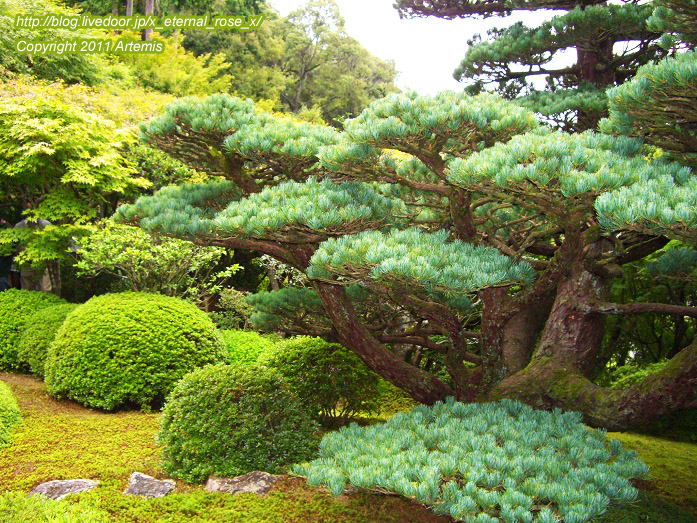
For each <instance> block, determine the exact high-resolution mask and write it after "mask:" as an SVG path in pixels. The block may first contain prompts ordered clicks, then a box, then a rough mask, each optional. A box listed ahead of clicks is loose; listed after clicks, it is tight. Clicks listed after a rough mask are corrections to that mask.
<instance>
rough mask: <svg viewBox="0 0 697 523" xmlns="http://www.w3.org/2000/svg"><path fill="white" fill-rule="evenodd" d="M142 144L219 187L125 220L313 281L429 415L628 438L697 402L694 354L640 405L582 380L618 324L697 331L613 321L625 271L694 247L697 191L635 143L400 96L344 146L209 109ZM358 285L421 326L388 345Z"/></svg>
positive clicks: (319, 130)
mask: <svg viewBox="0 0 697 523" xmlns="http://www.w3.org/2000/svg"><path fill="white" fill-rule="evenodd" d="M143 133H144V137H145V138H146V139H147V140H149V141H150V143H152V144H155V145H158V146H159V147H162V148H164V149H165V150H167V152H169V153H170V154H172V155H173V156H175V157H177V158H179V159H181V160H183V161H185V162H187V163H189V164H190V165H191V166H192V167H195V168H197V169H202V170H206V171H208V172H209V173H210V174H214V175H218V176H221V177H223V178H225V179H224V180H218V181H214V182H212V183H209V184H207V185H193V186H181V187H169V188H165V189H162V190H161V191H159V192H158V193H156V194H155V195H154V196H152V197H144V198H141V199H140V200H138V201H137V202H136V203H135V204H134V205H130V206H125V207H122V208H121V209H120V211H119V213H118V218H119V219H121V220H123V221H128V222H133V223H140V225H141V226H142V227H144V228H146V229H148V230H151V231H159V232H161V233H165V234H172V235H176V236H181V237H185V238H189V239H192V240H194V241H195V242H197V243H201V244H209V245H223V246H226V247H231V248H248V249H254V250H257V251H259V252H262V253H265V254H268V255H270V256H272V257H274V258H276V259H278V260H279V261H282V262H283V263H286V264H288V265H291V266H293V267H295V268H297V269H299V270H301V271H303V272H305V273H306V274H307V275H308V276H309V277H310V282H311V285H312V290H313V291H314V293H315V295H314V296H316V298H317V299H318V300H319V302H320V303H321V307H322V309H323V310H322V313H323V315H324V316H326V318H327V320H328V323H329V324H330V325H331V331H332V332H331V336H332V338H333V339H335V340H337V341H340V342H341V343H342V344H344V345H345V346H347V347H348V348H350V349H351V350H353V351H354V352H355V353H356V354H357V355H358V356H359V357H360V358H361V360H362V361H363V362H364V363H366V364H367V365H368V366H369V367H370V368H372V369H373V370H374V371H376V372H377V373H378V374H380V375H381V376H383V377H384V378H386V379H387V380H389V381H391V382H392V383H394V384H396V385H397V386H399V387H401V388H403V389H405V390H406V391H408V392H409V393H410V394H411V395H412V396H413V397H414V398H415V399H417V400H419V401H423V402H426V403H432V402H434V401H436V400H439V399H442V398H444V397H446V396H449V395H455V396H456V397H458V398H459V399H463V400H472V399H490V398H498V397H504V396H505V397H515V398H519V399H523V400H525V401H527V402H529V403H532V404H535V405H537V406H548V407H552V406H563V407H565V408H567V409H573V410H579V411H581V412H583V413H584V415H585V416H586V420H587V421H588V422H590V423H594V424H599V425H603V426H606V427H612V428H623V427H627V426H631V425H634V424H640V423H644V422H647V421H649V420H652V419H655V418H656V417H657V416H659V415H661V414H664V413H666V412H669V411H671V410H673V409H677V408H681V407H684V406H685V405H688V404H689V403H690V402H692V401H694V399H695V391H694V388H690V387H687V386H686V384H687V383H689V382H690V380H694V379H695V375H696V374H697V359H696V358H695V353H696V352H697V344H693V345H691V346H690V347H688V348H686V349H684V350H682V351H681V352H680V353H678V354H677V355H676V356H675V357H674V358H673V360H671V362H670V363H669V364H668V365H667V366H666V367H665V368H664V369H663V370H662V371H660V372H658V373H655V374H653V375H651V376H649V378H647V379H646V380H645V381H644V382H641V383H640V384H638V385H637V386H635V387H632V388H630V389H627V390H623V391H613V390H607V389H603V388H601V387H599V386H597V385H595V384H593V383H592V382H591V381H590V380H589V379H588V376H589V375H590V373H591V372H592V371H593V370H594V368H595V366H596V364H597V362H598V359H599V357H600V354H599V347H600V339H601V337H602V333H603V319H604V317H605V315H607V314H623V315H626V314H643V313H647V312H657V313H661V314H676V315H684V316H691V317H696V316H697V308H695V307H687V306H682V307H681V306H673V305H666V304H657V303H646V304H638V305H637V304H634V305H620V304H614V303H608V296H609V289H610V286H611V284H612V281H613V279H614V278H616V277H618V276H619V275H621V266H622V265H623V264H625V263H628V262H630V261H632V260H636V259H640V258H642V257H644V256H647V255H648V254H650V253H652V252H655V251H656V250H657V249H659V248H661V247H662V246H664V245H665V244H666V242H667V241H668V238H674V239H676V240H679V241H682V242H685V243H688V244H694V242H695V239H697V202H695V195H696V194H697V178H695V177H694V176H692V175H691V172H690V171H689V169H687V168H686V167H682V166H680V165H679V164H675V163H669V162H667V161H665V160H663V159H661V158H657V159H651V160H650V161H649V160H647V159H646V157H645V155H646V151H645V149H644V147H643V145H642V144H641V143H640V142H639V141H636V140H633V139H630V138H615V137H611V136H606V135H598V134H594V133H592V132H587V133H583V134H579V135H568V134H565V133H562V132H551V131H549V130H545V129H542V128H539V127H538V124H537V120H536V118H535V117H534V114H533V113H532V112H530V111H528V110H526V109H523V108H521V107H518V106H516V105H513V104H512V103H510V102H506V101H504V100H502V99H500V98H498V97H497V96H494V95H491V94H482V95H479V96H476V97H471V96H468V95H466V94H464V93H460V94H456V93H447V92H446V93H441V94H439V95H436V96H418V95H416V94H414V93H406V94H399V95H391V96H388V97H387V98H385V99H382V100H379V101H377V102H375V103H373V104H372V105H371V106H370V107H369V108H368V109H366V110H365V111H364V112H363V113H362V114H361V115H360V116H359V117H357V118H355V119H353V120H350V121H348V122H346V124H345V130H344V131H343V132H342V133H338V132H335V131H333V130H330V129H327V128H326V127H320V126H312V125H309V124H298V123H295V122H293V121H292V120H287V119H278V118H272V117H270V116H268V115H264V114H258V113H256V112H255V111H254V108H253V106H252V105H251V104H249V103H246V102H241V101H239V100H236V99H233V98H229V97H225V96H214V97H210V98H208V99H206V100H202V101H201V100H185V101H182V102H179V103H178V104H176V105H174V106H172V107H171V108H170V109H169V110H168V111H167V113H166V114H165V115H163V116H162V117H160V118H158V119H156V120H154V121H153V122H151V123H150V124H148V125H146V126H144V127H143ZM628 196H629V197H631V199H629V200H628V199H627V198H628ZM628 201H629V202H632V204H631V205H628V204H627V202H628ZM352 284H359V285H360V286H361V288H362V289H363V290H364V291H365V292H369V293H371V294H372V296H373V297H372V298H371V299H373V300H379V301H380V303H382V304H383V306H386V305H389V306H390V307H391V308H393V309H394V310H396V311H403V312H404V314H405V315H406V317H408V318H411V319H412V321H411V322H410V323H408V324H407V325H404V322H403V321H402V318H403V317H404V316H401V317H400V316H398V315H393V316H392V317H393V318H394V319H395V323H394V324H393V325H392V326H391V328H389V329H386V328H384V326H379V325H378V326H377V328H376V326H375V325H373V324H371V323H369V322H368V321H366V314H365V311H363V310H361V309H360V306H357V303H358V302H360V301H364V300H361V299H360V298H358V299H357V298H356V297H355V296H354V297H352V296H350V293H349V292H347V290H346V286H350V285H352ZM275 296H276V298H280V300H281V301H282V299H283V296H280V295H279V294H277V295H275ZM288 297H289V298H292V297H291V296H290V294H289V295H288ZM311 298H312V297H311V296H309V297H308V296H302V297H300V298H299V299H301V300H305V301H306V302H308V301H310V299H311ZM292 299H295V298H292ZM267 301H268V300H267ZM315 303H316V302H315ZM276 310H280V307H279V306H277V307H276ZM315 310H316V308H315ZM434 332H435V333H436V334H433V333H434ZM400 334H402V335H403V336H401V337H400ZM389 335H391V336H393V338H392V339H389V338H385V336H389ZM443 340H444V341H443ZM400 342H401V343H411V344H414V345H416V346H420V347H422V348H425V349H428V350H434V351H439V352H440V354H441V355H442V357H443V360H444V362H445V366H446V368H447V372H448V375H449V379H448V380H445V381H443V380H442V379H439V378H438V377H436V376H435V375H434V374H432V373H430V372H426V371H425V370H423V369H420V368H418V367H417V366H414V365H411V364H410V363H408V362H405V361H404V358H402V357H401V355H400V354H399V353H398V351H394V350H392V347H393V345H394V344H398V343H400ZM465 362H467V363H468V364H465ZM472 364H473V365H472Z"/></svg>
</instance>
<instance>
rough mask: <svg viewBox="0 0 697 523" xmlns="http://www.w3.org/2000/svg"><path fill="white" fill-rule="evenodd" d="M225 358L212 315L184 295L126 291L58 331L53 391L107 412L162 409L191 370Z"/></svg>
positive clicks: (92, 305)
mask: <svg viewBox="0 0 697 523" xmlns="http://www.w3.org/2000/svg"><path fill="white" fill-rule="evenodd" d="M223 358H224V349H223V344H222V341H221V339H220V335H219V334H218V332H217V330H216V329H215V327H214V325H213V323H212V322H211V320H210V319H209V318H208V316H206V314H205V313H204V312H202V311H200V310H199V309H197V308H196V307H195V306H194V305H192V304H191V303H189V302H186V301H184V300H181V299H179V298H171V297H168V296H162V295H159V294H147V293H136V292H126V293H120V294H105V295H102V296H97V297H95V298H92V299H91V300H89V301H88V302H87V303H85V304H83V305H81V306H80V307H78V308H77V309H76V310H75V311H73V312H72V313H71V314H70V315H69V316H68V317H67V318H66V319H65V321H64V322H63V325H62V326H61V327H60V328H59V329H58V332H57V333H56V337H55V339H54V340H53V343H52V344H51V346H50V347H49V351H48V358H47V359H46V384H47V389H48V392H49V393H50V394H52V395H54V396H56V397H58V398H70V399H73V400H75V401H77V402H78V403H81V404H83V405H86V406H90V407H98V408H102V409H105V410H113V409H116V408H117V407H122V406H125V407H130V406H137V407H140V408H141V409H143V410H149V409H151V408H159V407H160V406H161V405H162V403H163V401H164V398H165V397H166V396H167V394H169V392H170V391H171V390H172V389H173V388H174V385H175V384H176V383H177V381H179V380H180V379H181V378H182V376H184V374H186V373H188V372H190V371H191V370H192V369H195V368H197V367H202V366H204V365H206V364H209V363H217V362H220V361H222V360H223Z"/></svg>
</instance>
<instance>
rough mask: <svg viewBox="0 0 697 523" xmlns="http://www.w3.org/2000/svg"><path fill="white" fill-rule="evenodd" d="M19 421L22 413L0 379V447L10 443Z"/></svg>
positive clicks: (10, 392)
mask: <svg viewBox="0 0 697 523" xmlns="http://www.w3.org/2000/svg"><path fill="white" fill-rule="evenodd" d="M21 421H22V415H21V414H20V412H19V406H18V405H17V401H16V400H15V397H14V396H13V395H12V391H11V390H10V387H8V386H7V385H5V384H4V383H3V382H2V381H0V448H3V447H7V446H9V445H10V444H11V443H12V432H13V430H14V429H15V427H16V426H17V425H18V424H19V423H20V422H21ZM0 521H4V520H0Z"/></svg>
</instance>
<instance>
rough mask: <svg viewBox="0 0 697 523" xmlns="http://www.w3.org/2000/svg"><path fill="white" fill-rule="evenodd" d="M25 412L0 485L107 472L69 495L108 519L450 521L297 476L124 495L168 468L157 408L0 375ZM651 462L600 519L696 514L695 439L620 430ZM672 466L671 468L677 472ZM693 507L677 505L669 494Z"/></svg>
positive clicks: (696, 520)
mask: <svg viewBox="0 0 697 523" xmlns="http://www.w3.org/2000/svg"><path fill="white" fill-rule="evenodd" d="M0 380H2V381H3V382H5V383H6V384H7V385H8V386H9V387H10V388H11V389H12V391H13V393H14V395H15V397H16V398H17V402H18V404H19V406H20V409H21V410H22V415H23V417H24V424H23V426H22V427H21V428H20V429H19V430H17V432H16V434H15V443H14V444H13V445H12V447H10V448H6V449H2V450H0V491H5V490H9V491H23V492H28V491H29V490H30V489H31V488H32V487H33V486H35V485H36V484H38V483H40V482H43V481H48V480H51V479H62V478H78V477H86V478H93V479H98V480H100V481H102V484H101V485H100V486H99V487H98V488H97V489H95V490H94V491H93V492H91V493H89V494H83V495H81V496H78V497H76V498H74V499H72V500H71V501H69V502H70V503H77V502H78V500H79V501H80V503H83V504H85V505H86V506H90V507H93V508H94V509H98V510H102V511H106V512H107V513H109V514H110V519H109V520H108V521H105V522H104V523H179V522H191V523H218V522H220V523H222V522H226V523H336V522H342V523H393V522H394V523H397V522H400V523H402V522H409V523H448V522H452V520H451V519H450V518H446V517H440V516H436V515H435V514H433V513H432V512H430V511H428V510H426V509H425V508H423V507H420V506H418V505H415V504H413V503H410V502H408V501H405V500H403V499H400V498H397V497H395V496H377V495H373V494H368V493H360V494H352V495H350V496H345V495H342V496H339V497H338V498H333V497H332V496H331V495H329V494H328V493H326V492H324V491H322V490H315V489H311V488H309V487H308V486H307V485H306V484H305V482H304V481H303V480H301V479H297V478H296V479H289V480H287V481H284V482H283V483H282V484H281V485H280V487H279V488H278V489H275V490H274V491H272V492H271V493H270V494H269V495H268V496H267V497H265V498H257V497H256V496H253V495H242V496H236V497H228V496H225V495H218V494H209V493H207V492H205V491H204V490H203V489H201V488H200V487H191V486H187V485H185V484H184V483H182V482H177V484H178V492H179V493H177V494H174V495H172V496H169V497H167V498H163V499H161V500H151V501H148V500H144V499H141V498H135V497H126V496H123V495H122V494H121V492H122V491H123V489H124V488H125V486H126V484H127V482H128V477H129V475H130V474H131V472H133V471H135V470H138V471H141V472H144V473H146V474H150V475H153V476H156V477H162V474H161V472H160V471H159V469H158V462H159V449H158V448H157V446H156V445H155V440H154V435H155V434H156V432H157V431H158V429H159V415H158V414H147V413H141V412H119V413H112V414H107V413H103V412H97V411H92V410H88V409H85V408H83V407H80V406H78V405H77V404H75V403H73V402H70V401H57V400H55V399H53V398H51V397H50V396H48V395H47V394H46V392H45V385H44V384H43V383H42V382H41V381H39V380H37V379H35V378H32V377H29V376H22V375H16V374H1V373H0ZM610 436H611V437H615V438H618V439H621V440H622V442H623V444H624V445H625V446H627V447H628V448H634V449H636V450H637V451H638V452H639V455H640V457H641V458H642V459H643V460H644V461H646V463H648V464H649V465H650V466H651V467H652V469H653V470H652V474H651V476H650V479H649V481H646V482H642V483H641V485H640V486H641V488H642V491H641V494H640V497H639V500H638V502H636V503H633V504H630V505H624V506H620V507H611V508H610V510H609V511H608V512H607V513H606V514H605V515H604V516H602V517H601V518H599V519H597V520H596V521H597V523H667V522H670V523H697V506H696V505H697V504H696V503H695V500H694V498H693V497H690V493H692V494H693V495H694V492H695V491H697V478H695V475H694V474H690V471H691V470H694V459H696V457H697V445H692V444H687V443H674V442H670V441H666V440H661V439H658V438H648V437H644V436H640V435H634V434H615V433H611V434H610ZM670 475H673V476H674V477H673V478H672V479H673V480H671V478H670ZM670 500H672V501H675V502H680V503H681V504H682V505H683V506H684V507H686V508H690V506H692V507H693V511H694V512H690V511H688V510H686V508H679V507H676V506H675V504H674V503H673V502H672V501H670Z"/></svg>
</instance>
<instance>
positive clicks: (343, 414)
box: [260, 336, 380, 424]
mask: <svg viewBox="0 0 697 523" xmlns="http://www.w3.org/2000/svg"><path fill="white" fill-rule="evenodd" d="M260 361H261V363H263V364H264V365H266V366H269V367H272V368H275V369H277V370H278V371H279V372H280V373H281V374H282V375H283V377H284V378H285V379H286V382H287V383H288V387H289V388H290V389H291V390H292V391H293V392H294V393H295V394H297V396H298V398H300V401H302V403H303V404H304V405H305V407H306V408H307V409H308V410H309V411H310V412H311V413H312V415H313V416H314V417H315V418H316V419H319V420H321V421H323V422H325V423H329V424H331V423H336V422H338V421H341V420H346V419H350V418H353V417H355V416H356V415H357V414H359V413H362V412H365V413H371V412H378V411H379V410H380V386H379V384H380V378H379V377H378V375H377V374H375V373H374V372H373V371H371V370H370V369H369V368H368V367H366V366H365V365H364V364H363V362H362V361H361V360H360V359H358V356H356V355H355V354H354V353H353V352H351V351H350V350H348V349H346V348H345V347H342V346H341V345H339V344H337V343H329V342H326V341H324V340H323V339H321V338H310V337H307V336H298V337H296V338H291V339H289V340H288V341H285V342H282V343H280V344H279V345H278V347H277V349H276V350H275V351H273V352H272V353H270V354H269V355H268V356H266V357H264V358H262V359H261V360H260Z"/></svg>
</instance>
